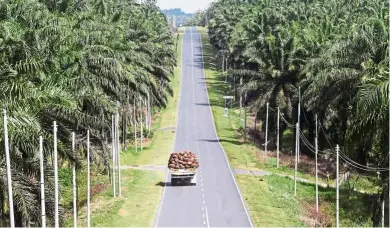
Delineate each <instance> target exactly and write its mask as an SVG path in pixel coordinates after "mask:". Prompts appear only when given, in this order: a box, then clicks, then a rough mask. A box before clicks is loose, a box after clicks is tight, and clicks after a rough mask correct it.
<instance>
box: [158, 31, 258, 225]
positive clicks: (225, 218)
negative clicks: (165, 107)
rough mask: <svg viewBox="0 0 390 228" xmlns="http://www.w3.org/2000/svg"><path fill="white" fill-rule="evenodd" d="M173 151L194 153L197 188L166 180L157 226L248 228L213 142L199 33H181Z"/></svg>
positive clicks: (222, 157) (228, 172)
mask: <svg viewBox="0 0 390 228" xmlns="http://www.w3.org/2000/svg"><path fill="white" fill-rule="evenodd" d="M182 51H183V52H182V67H183V69H182V80H181V93H180V98H179V105H178V119H177V126H176V127H177V130H176V140H175V146H174V150H175V151H180V150H184V149H186V150H190V151H193V152H194V153H196V154H197V156H198V158H199V160H200V168H199V169H198V172H197V185H196V186H170V178H169V176H168V177H167V180H166V186H165V188H164V193H163V198H162V201H161V205H160V208H159V211H158V215H157V219H156V224H155V225H156V226H158V227H251V226H253V225H252V223H251V221H250V218H249V215H248V213H247V210H246V207H245V205H244V202H243V200H242V197H241V195H240V193H239V190H238V188H237V185H236V183H235V180H234V178H233V176H232V173H231V170H230V167H229V164H228V162H227V160H226V155H225V153H224V151H223V149H222V147H221V145H220V144H219V142H218V138H217V136H216V132H215V130H214V122H213V117H212V114H211V109H210V105H209V99H208V95H207V90H206V84H205V76H204V70H203V54H202V46H201V37H200V34H199V33H197V32H196V30H195V28H186V30H185V33H184V37H183V50H182Z"/></svg>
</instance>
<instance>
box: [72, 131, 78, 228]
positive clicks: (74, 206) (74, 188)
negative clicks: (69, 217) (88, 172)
mask: <svg viewBox="0 0 390 228" xmlns="http://www.w3.org/2000/svg"><path fill="white" fill-rule="evenodd" d="M75 138H76V137H75V133H74V132H72V153H73V156H74V157H75V159H76V143H75V141H76V139H75ZM72 169H73V170H72V171H73V173H72V177H73V178H72V179H73V226H74V227H75V228H76V227H77V192H76V184H77V183H76V162H73V167H72Z"/></svg>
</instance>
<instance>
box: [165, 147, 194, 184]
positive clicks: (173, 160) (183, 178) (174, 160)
mask: <svg viewBox="0 0 390 228" xmlns="http://www.w3.org/2000/svg"><path fill="white" fill-rule="evenodd" d="M198 167H199V161H198V159H197V158H196V155H195V154H194V153H192V152H190V151H182V152H178V153H175V152H174V153H172V154H171V155H170V156H169V160H168V168H169V170H170V174H171V186H175V185H177V183H178V182H183V183H186V184H190V185H196V170H197V168H198Z"/></svg>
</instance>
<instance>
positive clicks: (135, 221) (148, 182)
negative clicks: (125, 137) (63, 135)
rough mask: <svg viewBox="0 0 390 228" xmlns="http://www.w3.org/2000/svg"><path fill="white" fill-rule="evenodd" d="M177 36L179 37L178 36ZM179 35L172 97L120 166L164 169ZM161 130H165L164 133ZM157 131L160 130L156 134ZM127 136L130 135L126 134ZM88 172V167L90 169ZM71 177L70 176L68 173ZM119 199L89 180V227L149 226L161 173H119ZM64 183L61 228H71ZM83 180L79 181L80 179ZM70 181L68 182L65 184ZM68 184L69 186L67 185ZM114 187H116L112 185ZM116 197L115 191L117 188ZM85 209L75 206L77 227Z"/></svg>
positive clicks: (99, 181) (104, 181)
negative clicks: (149, 134)
mask: <svg viewBox="0 0 390 228" xmlns="http://www.w3.org/2000/svg"><path fill="white" fill-rule="evenodd" d="M179 34H180V33H179ZM181 41H182V35H180V36H179V42H178V48H177V53H178V55H177V58H178V64H177V67H176V68H175V75H174V76H173V77H172V78H171V80H172V81H171V86H172V88H173V91H174V95H173V97H169V98H168V104H167V107H166V108H165V109H163V110H161V111H160V112H158V113H157V114H156V115H155V116H154V117H153V118H154V122H153V126H152V131H153V138H151V139H149V140H148V142H147V143H145V144H146V146H145V147H144V148H143V150H142V151H141V150H140V148H139V142H138V151H137V152H136V151H135V148H134V144H132V142H130V143H129V144H128V145H127V150H126V151H121V165H164V164H166V162H167V158H168V155H169V153H170V152H171V151H172V148H173V142H174V141H173V140H174V137H175V132H174V129H173V130H171V127H173V128H174V127H175V126H176V113H177V111H176V110H177V100H178V96H179V91H180V78H181V49H182V48H181V46H182V42H181ZM164 128H168V130H167V129H165V130H164ZM159 129H161V130H159ZM129 133H130V132H129ZM91 168H92V167H91ZM81 172H82V174H81V175H80V179H79V182H78V183H79V194H81V195H82V199H81V198H80V195H79V199H80V200H83V199H84V200H85V201H86V193H87V190H86V174H85V171H81ZM70 173H71V172H70ZM121 176H122V196H121V197H116V198H113V190H112V185H111V184H110V182H109V180H108V177H107V175H106V176H94V177H91V192H92V197H91V198H92V199H91V226H103V227H129V226H134V227H147V226H152V225H153V224H152V223H153V222H154V219H155V215H156V213H157V208H158V205H159V202H160V200H161V196H162V194H161V191H162V190H161V189H162V188H161V186H160V185H159V184H158V183H160V182H161V181H163V180H164V178H165V173H164V172H159V171H145V170H130V169H129V170H122V171H121ZM64 177H65V178H66V179H67V180H66V182H67V184H65V185H66V188H65V189H64V196H63V197H64V203H65V204H66V205H68V207H69V210H68V211H67V214H66V215H65V219H64V225H65V226H72V225H73V217H72V216H73V214H72V211H71V210H70V209H71V208H72V203H71V202H72V201H71V200H72V190H71V189H72V185H71V183H72V179H71V176H70V179H69V175H68V174H64ZM81 177H83V178H81ZM69 181H70V182H69ZM69 183H70V184H69ZM116 186H118V183H116ZM117 194H118V188H117ZM86 219H87V215H86V205H85V204H82V205H79V209H78V225H79V226H86V225H87V221H86Z"/></svg>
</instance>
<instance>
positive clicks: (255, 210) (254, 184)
mask: <svg viewBox="0 0 390 228" xmlns="http://www.w3.org/2000/svg"><path fill="white" fill-rule="evenodd" d="M198 31H199V32H200V33H201V35H202V45H203V52H204V66H205V74H206V81H207V88H208V93H209V98H210V104H211V106H212V112H213V116H214V121H215V126H216V129H217V133H218V137H219V139H220V142H221V144H222V146H223V147H224V150H225V152H226V153H227V156H228V158H229V162H230V164H231V165H232V167H234V168H238V169H250V170H258V169H262V170H267V171H270V172H273V173H278V174H284V175H286V174H287V175H294V170H293V169H292V168H290V167H289V166H288V165H283V164H282V165H281V166H280V168H279V169H277V168H276V159H275V158H272V157H269V156H268V157H265V156H262V155H261V154H262V153H261V150H259V148H258V147H256V146H255V145H254V144H253V143H251V142H250V139H249V138H248V142H247V143H244V141H243V140H242V138H243V135H242V131H240V128H241V127H240V126H241V124H240V113H239V111H238V110H237V109H236V110H229V117H225V116H224V115H223V114H224V101H223V99H222V96H224V95H232V94H225V91H228V89H229V87H228V85H227V84H226V83H224V82H223V81H224V80H223V78H222V77H221V73H220V72H218V69H217V68H216V65H215V64H214V63H215V62H216V60H215V59H214V57H213V49H212V47H211V45H210V43H209V40H208V35H207V31H206V30H205V29H204V28H199V29H198ZM242 115H243V113H242ZM299 168H300V171H299V172H298V177H300V178H304V179H309V180H314V177H313V176H312V175H310V174H308V173H305V169H304V167H299ZM236 178H237V180H238V183H239V185H240V188H241V191H242V193H243V196H244V198H245V200H246V203H247V205H248V208H249V211H250V214H251V216H252V219H253V221H254V225H255V226H302V225H305V224H306V225H311V224H312V222H313V218H315V217H316V216H315V207H314V214H313V203H314V206H315V202H314V197H315V188H314V185H312V184H305V183H298V186H297V189H298V190H297V194H298V197H297V198H295V197H294V196H291V194H293V186H292V184H293V181H292V180H291V179H289V178H285V177H280V176H276V175H272V176H266V177H261V178H259V177H253V176H237V177H236ZM320 180H321V182H323V183H326V179H323V178H321V179H320ZM332 183H333V182H332V180H330V181H329V184H332ZM362 187H364V185H362ZM367 188H371V186H367ZM320 189H321V190H320V202H321V203H320V205H321V213H320V216H319V218H318V221H319V222H321V223H322V224H325V225H329V224H330V225H332V224H334V219H333V218H334V217H335V215H334V213H333V211H335V195H336V194H335V190H334V189H333V188H320ZM340 199H342V201H340V207H341V208H340V225H344V226H367V225H368V226H370V216H371V214H370V212H369V211H370V208H371V205H372V203H373V198H372V197H371V196H370V195H369V194H362V193H358V192H355V191H347V190H344V189H343V190H341V192H340Z"/></svg>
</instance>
